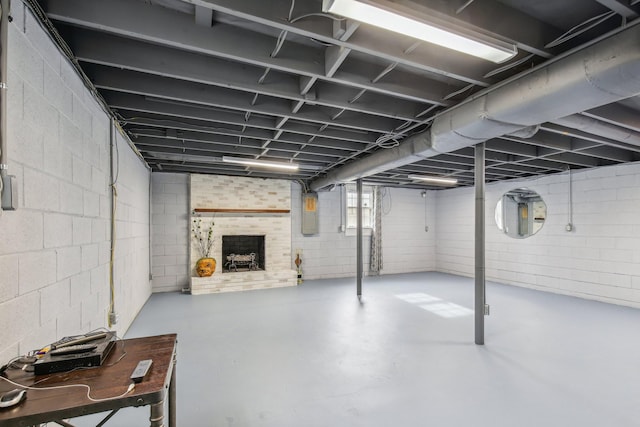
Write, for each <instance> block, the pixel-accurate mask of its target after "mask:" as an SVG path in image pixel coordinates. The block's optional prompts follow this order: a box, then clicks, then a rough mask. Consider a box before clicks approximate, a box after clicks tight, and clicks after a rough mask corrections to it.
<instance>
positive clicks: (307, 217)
mask: <svg viewBox="0 0 640 427" xmlns="http://www.w3.org/2000/svg"><path fill="white" fill-rule="evenodd" d="M318 228H319V227H318V194H317V193H303V194H302V234H318V232H319V231H318Z"/></svg>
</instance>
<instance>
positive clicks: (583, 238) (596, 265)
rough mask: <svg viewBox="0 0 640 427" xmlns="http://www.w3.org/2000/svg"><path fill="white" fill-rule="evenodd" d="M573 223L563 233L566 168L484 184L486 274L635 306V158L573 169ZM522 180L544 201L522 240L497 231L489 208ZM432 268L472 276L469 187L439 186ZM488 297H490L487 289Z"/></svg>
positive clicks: (639, 196)
mask: <svg viewBox="0 0 640 427" xmlns="http://www.w3.org/2000/svg"><path fill="white" fill-rule="evenodd" d="M572 186H573V192H572V193H573V203H572V207H573V219H572V221H571V222H572V223H573V225H574V230H573V231H571V232H567V231H566V230H565V226H566V224H567V223H568V222H569V221H570V218H569V174H568V173H567V172H565V173H562V174H556V175H549V176H545V177H541V178H538V179H534V180H526V181H524V180H523V181H509V182H501V183H496V184H490V185H487V188H486V206H485V219H486V222H485V227H486V267H487V272H486V275H487V279H488V280H494V281H497V282H500V283H509V284H515V285H518V286H524V287H529V288H534V289H540V290H544V291H550V292H555V293H561V294H567V295H573V296H578V297H582V298H587V299H594V300H599V301H603V302H609V303H614V304H620V305H626V306H632V307H640V216H639V215H638V214H637V212H639V209H640V164H639V163H630V164H625V165H620V166H609V167H602V168H598V169H592V170H585V171H576V172H573V173H572ZM518 187H528V188H531V189H533V190H535V191H537V192H538V193H539V194H540V195H541V196H542V198H543V199H544V201H545V203H546V205H547V219H546V221H545V224H544V226H543V227H542V229H541V230H540V231H539V232H538V233H537V234H535V235H534V236H532V237H529V238H527V239H512V238H510V237H508V236H506V235H504V234H502V233H501V232H500V231H499V230H498V229H497V227H496V225H495V221H494V209H495V204H496V203H497V201H498V199H499V198H500V196H501V195H502V194H503V193H504V192H505V191H507V190H510V189H513V188H518ZM436 202H437V222H438V230H437V238H438V245H437V269H438V271H443V272H450V273H454V274H460V275H464V276H472V275H473V269H474V255H473V247H474V212H473V210H474V193H473V188H463V189H455V190H446V191H440V192H438V193H437V195H436ZM488 298H489V299H490V296H488Z"/></svg>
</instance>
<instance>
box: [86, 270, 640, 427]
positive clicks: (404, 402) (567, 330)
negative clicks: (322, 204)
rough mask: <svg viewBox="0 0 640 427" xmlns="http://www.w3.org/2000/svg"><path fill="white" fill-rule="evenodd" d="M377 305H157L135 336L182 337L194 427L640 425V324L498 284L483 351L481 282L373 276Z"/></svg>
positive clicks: (326, 286) (256, 297) (181, 363)
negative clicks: (476, 301) (478, 318)
mask: <svg viewBox="0 0 640 427" xmlns="http://www.w3.org/2000/svg"><path fill="white" fill-rule="evenodd" d="M363 296H364V298H363V302H362V303H360V302H359V301H358V299H357V298H356V296H355V280H354V279H337V280H322V281H307V282H305V283H304V284H303V285H301V286H299V287H295V288H281V289H272V290H264V291H250V292H242V293H228V294H218V295H204V296H190V295H182V294H176V293H171V294H154V295H153V296H152V297H151V298H150V299H149V301H148V302H147V304H146V305H145V306H144V308H143V309H142V311H141V312H140V314H139V316H138V317H137V319H136V321H135V322H134V324H133V325H132V327H131V328H130V330H129V332H128V334H127V338H132V337H137V336H145V335H156V334H163V333H170V332H176V333H178V341H179V343H178V365H177V381H178V382H177V386H178V392H177V400H178V425H179V426H181V427H190V426H261V427H263V426H269V427H275V426H278V427H283V426H285V427H287V426H322V427H326V426H367V427H375V426H380V427H382V426H385V427H388V426H393V425H398V426H426V425H428V426H470V425H473V426H492V427H502V426H504V427H515V426H517V427H525V426H545V427H549V426H598V427H602V426H616V427H624V426H640V340H639V339H638V337H639V335H640V334H639V329H640V328H639V327H640V310H636V309H632V308H626V307H620V306H615V305H609V304H604V303H598V302H594V301H587V300H582V299H577V298H571V297H565V296H560V295H554V294H549V293H543V292H537V291H532V290H527V289H522V288H517V287H511V286H504V285H498V284H491V283H489V284H488V285H487V302H488V303H489V304H491V315H490V316H489V317H487V318H486V335H485V336H486V341H485V342H486V345H484V346H477V345H475V344H474V343H473V341H474V325H473V314H472V312H470V310H469V309H472V308H473V280H472V279H469V278H462V277H457V276H452V275H447V274H440V273H419V274H406V275H394V276H382V277H368V278H365V280H364V286H363ZM398 296H400V297H401V298H400V297H398ZM465 308H466V309H465ZM443 316H450V317H443ZM147 419H148V411H147V409H146V408H136V409H128V410H124V411H121V412H120V413H118V414H117V415H116V416H115V417H114V418H113V419H112V420H111V421H110V422H109V423H108V424H107V425H111V426H131V425H148V421H147ZM90 421H92V422H93V424H94V425H95V422H96V421H95V418H94V417H85V419H83V420H81V421H80V422H79V423H78V425H82V424H83V423H89V422H90ZM87 425H88V424H87Z"/></svg>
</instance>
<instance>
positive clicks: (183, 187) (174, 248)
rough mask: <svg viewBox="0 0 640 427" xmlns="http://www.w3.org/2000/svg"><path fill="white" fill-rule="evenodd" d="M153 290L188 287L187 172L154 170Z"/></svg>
mask: <svg viewBox="0 0 640 427" xmlns="http://www.w3.org/2000/svg"><path fill="white" fill-rule="evenodd" d="M151 182H152V190H151V193H152V196H151V199H152V205H151V212H152V217H151V218H152V235H151V244H152V249H151V251H152V254H153V269H152V275H153V292H171V291H180V290H182V289H183V288H188V287H189V278H190V267H189V233H190V231H189V218H190V216H189V175H187V174H180V173H153V174H152V175H151Z"/></svg>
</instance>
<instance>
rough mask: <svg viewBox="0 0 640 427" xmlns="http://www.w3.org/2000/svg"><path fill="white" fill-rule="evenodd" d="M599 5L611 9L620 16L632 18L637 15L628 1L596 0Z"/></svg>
mask: <svg viewBox="0 0 640 427" xmlns="http://www.w3.org/2000/svg"><path fill="white" fill-rule="evenodd" d="M596 1H597V2H598V3H600V4H601V5H603V6H605V7H607V8H609V9H611V10H613V11H614V12H615V13H617V14H618V15H620V16H623V17H625V18H627V19H634V18H637V17H638V14H637V13H636V11H635V10H633V9H632V8H631V6H630V5H629V2H628V1H624V0H596Z"/></svg>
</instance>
